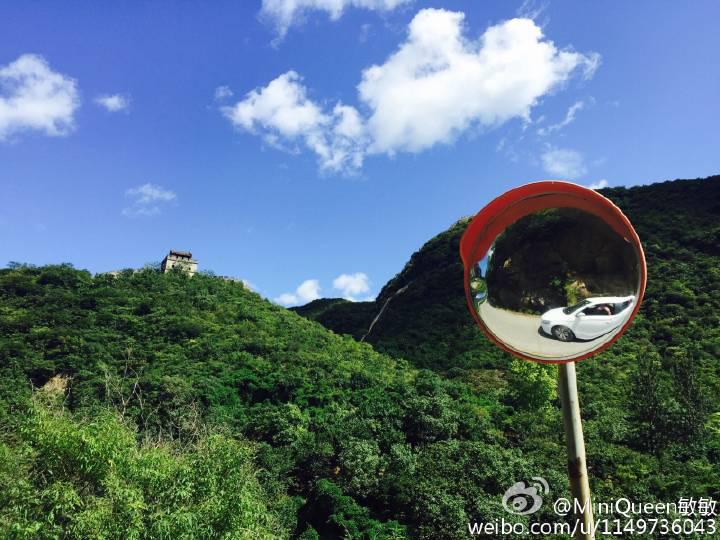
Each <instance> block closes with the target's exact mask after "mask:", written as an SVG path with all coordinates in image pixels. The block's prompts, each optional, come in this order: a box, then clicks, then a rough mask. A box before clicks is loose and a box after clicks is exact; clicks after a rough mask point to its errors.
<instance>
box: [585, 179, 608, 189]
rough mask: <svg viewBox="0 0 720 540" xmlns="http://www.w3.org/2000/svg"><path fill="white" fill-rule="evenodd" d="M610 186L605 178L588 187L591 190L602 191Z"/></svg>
mask: <svg viewBox="0 0 720 540" xmlns="http://www.w3.org/2000/svg"><path fill="white" fill-rule="evenodd" d="M608 185H609V184H608V181H607V180H606V179H605V178H603V179H601V180H598V181H597V182H593V183H592V184H590V185H589V186H588V187H589V188H590V189H602V188H606V187H608Z"/></svg>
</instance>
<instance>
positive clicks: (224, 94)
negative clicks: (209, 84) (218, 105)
mask: <svg viewBox="0 0 720 540" xmlns="http://www.w3.org/2000/svg"><path fill="white" fill-rule="evenodd" d="M232 96H233V91H232V90H231V89H230V87H229V86H224V85H223V86H218V87H217V88H216V89H215V101H222V100H223V99H226V98H230V97H232Z"/></svg>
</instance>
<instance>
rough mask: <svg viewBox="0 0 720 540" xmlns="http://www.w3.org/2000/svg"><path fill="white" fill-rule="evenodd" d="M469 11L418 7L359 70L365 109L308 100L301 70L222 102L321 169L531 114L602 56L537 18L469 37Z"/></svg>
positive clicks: (235, 118)
mask: <svg viewBox="0 0 720 540" xmlns="http://www.w3.org/2000/svg"><path fill="white" fill-rule="evenodd" d="M293 5H295V4H293ZM464 17H465V15H464V14H463V13H455V12H450V11H446V10H442V9H424V10H421V11H420V12H418V14H417V15H416V16H415V18H414V19H413V20H412V22H411V23H410V26H409V31H408V37H407V39H406V40H405V42H403V43H402V44H401V45H400V46H399V48H398V50H397V51H396V52H395V53H394V54H392V55H391V56H390V57H389V58H388V59H387V60H386V61H385V63H383V64H381V65H374V66H372V67H370V68H368V69H365V70H364V71H363V72H362V79H361V82H360V83H359V85H358V97H359V100H360V101H361V102H362V105H363V107H362V108H361V110H364V111H367V113H366V115H361V113H360V112H359V111H358V109H357V108H355V107H352V106H348V105H343V104H342V103H338V104H337V105H335V107H334V108H332V109H329V108H327V107H324V106H323V105H321V104H318V103H317V102H315V101H313V100H311V99H310V98H308V96H307V89H306V87H305V86H304V84H303V83H302V78H301V77H300V75H298V74H297V73H296V72H295V71H288V72H287V73H284V74H283V75H280V76H279V77H277V78H276V79H275V80H273V81H271V82H270V83H269V84H268V85H267V86H265V87H262V88H258V89H256V90H253V91H251V92H250V93H248V94H247V95H246V96H245V98H244V99H243V100H242V101H239V102H238V103H236V104H235V105H234V106H232V107H223V108H222V111H223V113H224V114H225V116H226V117H227V118H229V119H230V120H231V122H232V123H233V124H234V125H235V126H236V127H238V128H240V129H244V130H246V131H249V132H252V133H255V134H258V135H260V136H261V137H262V138H263V139H264V140H265V142H266V143H268V144H270V145H272V146H275V147H278V148H284V149H286V150H287V149H289V150H294V151H298V150H299V147H298V144H300V146H305V147H306V148H308V149H310V150H311V151H313V152H314V153H315V154H316V155H317V156H318V161H319V163H320V167H321V169H324V170H329V171H335V172H338V171H342V172H352V171H354V170H357V169H358V168H359V167H361V165H362V163H363V159H364V157H365V156H366V155H367V154H378V153H384V154H389V155H392V154H394V153H396V152H399V151H408V152H419V151H422V150H425V149H427V148H430V147H432V146H434V145H436V144H440V143H450V142H452V141H453V140H454V139H455V138H457V137H458V136H459V135H461V134H462V133H464V132H465V131H467V130H468V129H470V128H474V127H483V128H491V127H495V126H498V125H500V124H503V123H504V122H507V121H508V120H511V119H513V118H519V119H522V120H524V121H525V122H526V123H529V122H530V110H531V109H532V107H533V106H535V105H536V104H537V102H538V100H539V99H540V98H541V97H542V96H545V95H547V94H548V93H550V92H552V91H553V90H555V89H557V88H559V87H560V86H561V85H562V84H563V83H564V82H566V81H567V80H568V79H569V78H570V77H571V76H572V75H573V74H574V73H576V72H578V71H580V72H582V74H583V76H585V77H590V76H592V73H593V72H594V70H595V69H596V68H597V66H598V65H599V55H597V54H595V53H590V54H581V53H578V52H574V51H571V50H562V49H558V48H557V47H556V46H555V45H554V44H553V42H552V41H549V40H547V39H545V38H544V36H543V33H542V30H541V29H540V28H539V27H538V26H537V25H536V24H535V22H533V21H532V20H530V19H512V20H510V21H505V22H502V23H500V24H497V25H495V26H491V27H489V28H488V29H487V30H486V31H485V33H484V34H483V35H482V36H481V37H480V38H479V39H478V40H476V41H472V40H470V39H468V38H466V37H465V36H464V26H463V20H464ZM576 110H577V109H576ZM575 112H576V111H573V113H572V115H573V116H572V118H574V114H575ZM572 118H571V119H570V121H572Z"/></svg>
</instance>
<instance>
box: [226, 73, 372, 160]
mask: <svg viewBox="0 0 720 540" xmlns="http://www.w3.org/2000/svg"><path fill="white" fill-rule="evenodd" d="M222 111H223V114H224V115H225V116H226V117H227V118H228V119H229V120H230V121H231V122H232V123H233V125H235V126H236V127H237V128H240V129H243V130H246V131H249V132H251V133H256V134H259V135H261V136H262V137H263V140H264V141H265V142H266V143H268V144H270V145H271V146H275V147H278V148H287V145H288V144H290V145H293V144H297V143H301V144H303V145H304V146H305V147H306V148H308V149H309V150H311V151H313V152H314V153H315V154H316V155H317V157H318V162H319V164H320V168H321V169H323V170H331V171H335V172H340V171H347V172H351V171H353V170H355V169H357V168H359V167H360V166H361V165H362V160H363V156H364V153H363V150H362V141H363V137H364V125H363V121H362V118H361V117H360V114H359V113H358V112H357V110H356V109H355V108H353V107H349V106H347V105H343V104H342V103H338V104H337V105H336V106H335V107H334V108H333V109H332V111H323V110H322V108H321V106H320V105H318V104H317V103H315V102H313V101H312V100H311V99H309V98H308V97H307V90H306V88H305V86H304V85H303V84H302V79H301V77H300V76H299V75H298V74H297V73H295V72H294V71H288V72H287V73H284V74H282V75H280V76H279V77H278V78H276V79H275V80H273V81H271V82H270V83H269V84H268V85H267V86H265V87H264V88H259V89H256V90H253V91H251V92H249V93H248V94H247V95H246V96H245V99H243V100H242V101H239V102H237V103H236V104H235V105H233V106H231V107H223V108H222Z"/></svg>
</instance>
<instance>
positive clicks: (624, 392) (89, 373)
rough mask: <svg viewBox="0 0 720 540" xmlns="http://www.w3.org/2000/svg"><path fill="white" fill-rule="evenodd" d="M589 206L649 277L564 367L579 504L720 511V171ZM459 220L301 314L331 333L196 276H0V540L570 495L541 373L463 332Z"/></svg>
mask: <svg viewBox="0 0 720 540" xmlns="http://www.w3.org/2000/svg"><path fill="white" fill-rule="evenodd" d="M604 193H605V194H606V195H607V196H609V197H611V198H612V199H613V200H615V201H616V202H617V203H618V204H619V205H620V206H621V207H622V208H623V210H624V211H625V212H626V213H627V214H628V215H629V217H630V219H631V220H632V221H633V223H634V224H635V226H636V228H637V229H638V232H639V234H640V237H641V239H642V240H643V242H644V245H645V248H646V250H647V257H648V263H649V284H648V294H647V297H646V300H645V303H644V305H643V310H642V312H641V314H640V316H639V317H638V320H637V322H636V324H635V325H633V327H632V328H631V330H630V331H629V332H628V333H627V334H626V335H625V336H624V337H623V339H621V340H620V341H619V342H618V343H616V344H615V345H613V347H611V348H610V349H609V350H608V351H607V352H606V353H604V354H603V355H601V356H600V357H597V358H593V359H590V360H587V361H585V362H583V363H582V364H580V365H579V366H578V374H579V377H580V384H581V389H580V392H581V396H582V400H583V413H584V415H585V431H586V441H587V450H588V459H589V468H590V474H591V483H592V487H593V490H594V494H595V496H596V497H597V498H598V499H599V500H602V499H610V498H613V497H621V496H623V497H628V498H630V499H631V500H636V501H643V502H645V501H676V500H677V499H678V498H679V497H680V496H685V497H690V496H695V497H699V496H709V495H712V496H714V497H715V498H716V499H720V491H719V490H720V413H719V412H718V411H720V401H719V398H718V396H720V368H719V367H718V366H719V364H718V360H717V358H718V355H719V354H720V330H719V326H720V325H719V324H718V323H720V269H719V267H720V265H719V264H718V263H719V262H720V249H719V248H720V242H719V236H718V235H719V234H720V219H718V218H719V217H720V178H718V177H716V178H712V179H707V180H703V181H684V182H672V183H664V184H655V185H652V186H646V187H640V188H632V189H612V190H606V191H604ZM465 224H466V222H464V221H463V222H459V223H457V224H456V225H454V226H453V227H452V228H451V229H449V230H448V231H446V232H444V233H442V234H440V235H439V236H437V237H436V238H434V239H433V240H431V241H430V242H428V244H426V245H425V246H424V247H423V248H422V249H421V250H420V251H419V252H418V253H416V254H415V255H413V257H412V258H411V260H410V262H409V263H408V265H407V266H406V267H405V269H404V270H403V271H402V272H401V273H400V274H398V276H397V277H396V278H395V279H393V280H392V281H391V282H389V283H388V284H387V285H386V287H385V288H384V289H383V291H382V292H381V294H380V295H379V296H378V299H377V301H376V302H374V303H364V304H350V303H347V302H342V301H332V300H330V301H328V300H324V301H318V302H315V303H312V304H310V305H309V306H307V307H305V308H303V309H300V310H298V311H300V312H301V313H305V314H308V315H312V316H315V317H317V319H318V320H319V321H320V322H322V323H323V325H325V326H327V327H329V328H332V329H333V330H335V331H336V332H337V333H333V332H331V331H329V330H327V329H326V328H324V327H323V326H322V325H321V324H319V323H317V322H315V321H311V320H308V319H306V318H303V317H301V316H300V315H298V314H296V313H293V312H292V311H289V310H285V309H283V308H280V307H278V306H275V305H272V304H271V303H269V302H267V301H266V300H264V299H262V298H261V297H260V296H258V295H257V294H255V293H253V292H251V291H248V290H246V289H245V288H244V287H243V286H242V285H241V284H239V283H232V282H226V281H224V280H222V279H219V278H216V277H214V276H212V275H196V276H194V277H192V278H189V277H187V276H185V275H184V274H182V273H179V272H178V273H169V274H161V273H158V272H156V271H153V270H151V269H146V270H143V271H140V272H132V271H126V272H124V273H122V274H121V275H120V276H118V277H116V278H114V277H112V276H107V275H99V276H92V275H91V274H89V273H88V272H86V271H82V270H76V269H74V268H72V267H71V266H70V265H56V266H46V267H37V268H36V267H33V266H29V265H22V264H12V265H10V266H9V267H8V268H6V269H3V270H0V485H3V486H5V487H4V489H2V490H0V537H3V538H4V537H8V538H57V537H67V538H95V537H105V538H214V537H221V536H223V535H225V536H224V537H227V538H287V537H292V538H303V539H310V538H342V537H348V538H405V537H413V538H427V539H431V538H432V539H438V538H460V537H464V536H466V535H467V523H468V522H469V521H489V520H492V519H496V518H497V519H499V518H503V517H504V518H505V519H516V520H519V521H526V522H527V520H528V518H527V517H526V516H513V515H511V514H508V513H507V512H506V511H505V510H504V509H503V507H502V504H501V497H502V494H503V493H504V492H505V490H506V489H507V488H508V487H510V486H511V485H512V484H514V483H515V482H517V481H519V480H523V479H528V478H530V477H532V476H543V477H544V478H546V479H547V480H548V482H549V484H550V486H551V489H552V492H553V496H555V497H559V496H568V493H567V491H568V490H567V488H566V483H567V479H566V472H565V471H566V465H565V446H564V442H563V437H562V430H561V425H562V424H561V419H560V414H559V408H558V402H557V397H556V394H555V372H554V368H553V367H552V366H540V365H534V364H529V363H527V362H523V361H518V360H513V359H511V358H510V357H509V356H508V355H506V354H504V353H502V352H500V351H498V350H496V349H495V348H494V347H492V346H491V345H490V344H488V343H487V342H486V340H485V339H484V338H483V337H481V335H480V332H479V331H477V330H476V329H475V328H474V326H473V325H472V322H471V319H470V317H469V315H468V314H467V308H466V306H465V301H464V296H463V291H462V272H461V267H460V264H459V259H458V250H457V244H458V241H459V237H460V235H461V234H462V231H463V228H464V226H465ZM400 291H402V292H400ZM383 306H384V307H385V309H384V311H383V314H382V315H381V316H380V318H379V319H378V320H377V321H376V323H375V325H374V326H373V328H372V331H370V333H369V334H368V329H369V328H370V325H371V323H372V322H373V320H374V319H375V317H376V316H377V314H378V313H379V311H380V309H381V308H382V307H383ZM338 333H347V334H351V335H353V336H355V338H358V339H360V338H362V337H364V336H365V335H366V334H367V336H366V338H365V343H360V342H358V339H354V338H353V337H350V336H342V335H338ZM532 519H533V520H539V521H553V520H554V517H553V515H552V509H551V508H544V509H542V510H541V511H540V512H538V513H537V514H534V515H533V516H532Z"/></svg>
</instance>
